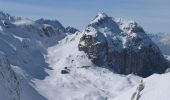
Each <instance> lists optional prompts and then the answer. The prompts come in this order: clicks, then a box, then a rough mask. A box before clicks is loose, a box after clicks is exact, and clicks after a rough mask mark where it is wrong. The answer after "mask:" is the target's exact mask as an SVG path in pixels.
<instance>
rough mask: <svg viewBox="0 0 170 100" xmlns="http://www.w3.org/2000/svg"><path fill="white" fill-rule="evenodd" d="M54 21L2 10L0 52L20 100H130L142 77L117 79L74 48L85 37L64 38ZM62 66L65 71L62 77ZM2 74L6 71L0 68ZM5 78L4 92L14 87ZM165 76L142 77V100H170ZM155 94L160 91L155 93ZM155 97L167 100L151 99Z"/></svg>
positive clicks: (167, 80)
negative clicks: (30, 18)
mask: <svg viewBox="0 0 170 100" xmlns="http://www.w3.org/2000/svg"><path fill="white" fill-rule="evenodd" d="M44 21H45V22H44ZM55 22H56V23H55ZM55 22H54V21H50V20H39V21H32V20H29V19H25V18H20V17H19V18H18V17H17V18H16V17H13V16H10V15H9V14H5V13H3V12H0V52H2V53H3V54H5V55H6V57H7V58H8V60H9V61H8V62H9V64H10V65H9V66H8V67H9V68H12V69H11V72H12V73H13V72H15V74H16V77H17V79H18V82H19V87H20V96H21V97H20V100H107V99H108V100H127V99H128V98H129V97H131V96H132V93H133V92H134V91H135V89H136V86H137V85H138V83H139V82H140V80H142V79H143V78H141V77H138V76H135V75H127V76H124V75H119V74H115V73H113V72H112V71H110V70H108V69H105V68H102V67H97V66H95V65H94V64H93V63H91V61H90V60H89V59H88V58H87V56H86V55H85V54H84V53H83V52H80V51H79V50H78V43H79V40H80V37H82V35H83V34H81V33H80V32H77V33H75V34H71V35H67V33H63V30H64V29H63V26H61V25H60V23H58V21H55ZM53 25H55V26H53ZM58 25H59V26H58ZM60 28H61V29H60ZM4 66H5V64H4V63H3V66H2V68H6V67H4ZM0 67H1V66H0ZM66 68H67V70H68V72H69V73H68V74H61V71H62V70H65V69H66ZM13 70H14V71H13ZM0 72H2V73H6V72H8V70H2V69H0ZM6 76H7V77H8V76H10V74H9V73H6ZM8 78H9V80H10V82H11V84H12V85H7V84H5V85H6V86H7V88H8V89H10V88H11V89H13V88H15V87H16V86H15V85H16V84H13V81H12V80H13V78H11V77H8ZM169 78H170V74H169V73H167V74H164V75H156V74H155V75H153V76H150V77H149V78H146V79H144V84H145V88H144V90H143V91H142V96H141V100H168V99H167V98H166V97H168V96H169V90H168V89H169V87H170V86H169V85H168V83H169V81H170V80H169ZM4 82H7V81H6V80H3V78H2V76H1V74H0V83H2V84H0V99H2V100H5V99H4V98H6V95H8V90H6V88H4V87H3V86H4ZM153 83H154V85H153ZM154 90H156V91H158V90H159V91H163V92H161V93H159V94H156V95H155V92H154ZM2 93H5V94H4V95H3V94H2ZM15 93H17V92H14V93H12V94H9V98H10V97H13V96H16V95H15ZM152 95H154V96H153V98H152ZM156 96H160V97H165V98H166V99H165V98H161V99H160V98H158V97H157V99H155V98H156ZM125 97H127V98H125ZM147 97H148V98H149V99H146V98H147ZM9 100H12V99H9Z"/></svg>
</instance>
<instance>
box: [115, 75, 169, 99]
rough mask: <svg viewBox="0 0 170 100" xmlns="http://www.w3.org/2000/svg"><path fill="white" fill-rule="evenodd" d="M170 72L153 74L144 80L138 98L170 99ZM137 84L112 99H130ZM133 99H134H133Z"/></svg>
mask: <svg viewBox="0 0 170 100" xmlns="http://www.w3.org/2000/svg"><path fill="white" fill-rule="evenodd" d="M169 77H170V73H166V74H162V75H158V74H154V75H152V76H150V77H148V78H146V79H143V80H144V89H143V90H142V91H141V92H140V95H141V96H140V98H139V100H170V98H169V93H170V84H169V81H170V78H169ZM136 87H137V85H136V86H135V87H134V88H132V89H130V90H129V91H126V92H125V93H123V94H122V95H120V96H118V97H117V98H115V99H112V100H131V97H132V94H133V93H134V92H135V90H136ZM134 100H135V99H134Z"/></svg>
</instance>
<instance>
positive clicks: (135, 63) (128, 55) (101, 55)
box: [78, 14, 168, 77]
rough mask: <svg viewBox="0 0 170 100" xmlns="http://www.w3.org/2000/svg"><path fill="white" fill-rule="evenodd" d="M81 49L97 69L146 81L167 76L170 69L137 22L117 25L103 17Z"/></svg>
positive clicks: (88, 32)
mask: <svg viewBox="0 0 170 100" xmlns="http://www.w3.org/2000/svg"><path fill="white" fill-rule="evenodd" d="M78 47H79V50H80V51H84V52H85V53H86V54H87V56H88V57H89V59H91V60H92V62H93V63H95V64H96V65H99V66H110V67H111V68H113V69H114V71H116V72H118V73H121V74H130V73H135V74H137V75H139V76H143V77H146V76H149V75H151V74H152V73H155V72H156V73H163V72H164V71H165V69H166V68H167V66H168V65H167V62H166V60H165V59H164V57H163V55H162V54H161V52H160V50H159V48H158V47H157V46H156V45H155V44H154V43H153V42H152V40H151V39H150V38H149V37H148V36H147V34H146V33H145V31H144V30H143V28H142V27H141V26H139V25H138V24H137V23H136V22H134V21H127V22H126V21H122V20H119V21H117V20H115V19H114V18H112V17H108V16H105V14H99V15H98V16H97V18H96V19H95V21H92V23H90V24H89V25H88V26H87V27H86V29H85V30H84V31H83V36H82V37H81V38H80V42H79V46H78Z"/></svg>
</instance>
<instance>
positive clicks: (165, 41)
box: [148, 33, 170, 55]
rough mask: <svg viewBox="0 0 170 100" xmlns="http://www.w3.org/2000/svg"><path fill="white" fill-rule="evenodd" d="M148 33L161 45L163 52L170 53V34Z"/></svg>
mask: <svg viewBox="0 0 170 100" xmlns="http://www.w3.org/2000/svg"><path fill="white" fill-rule="evenodd" d="M148 35H149V36H150V38H151V39H152V40H153V41H154V42H155V43H156V44H157V45H158V46H159V48H160V49H161V51H162V52H163V54H165V55H170V34H166V33H150V34H148Z"/></svg>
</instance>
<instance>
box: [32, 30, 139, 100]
mask: <svg viewBox="0 0 170 100" xmlns="http://www.w3.org/2000/svg"><path fill="white" fill-rule="evenodd" d="M81 35H82V34H78V33H77V34H73V35H70V36H67V37H66V38H65V39H64V40H62V41H60V43H59V44H58V45H56V46H53V47H50V48H49V49H48V55H47V57H46V59H47V62H48V64H49V66H50V67H51V68H52V69H53V70H47V72H48V73H49V76H47V77H46V78H45V79H44V80H34V82H35V84H37V86H36V87H35V88H36V89H37V91H39V92H40V94H42V95H43V96H45V97H47V98H48V99H49V100H105V99H106V98H114V97H116V96H117V95H119V94H121V93H122V92H123V91H126V90H128V89H129V88H132V87H133V86H134V85H135V84H136V83H138V82H139V81H140V79H141V78H139V77H137V76H133V75H129V76H121V75H118V74H114V73H113V72H111V71H109V70H107V69H105V68H101V67H97V66H95V65H93V64H92V63H91V62H90V60H89V59H88V58H87V57H86V55H85V54H84V53H83V52H80V51H78V48H77V46H78V42H79V38H80V37H81ZM64 67H68V69H70V73H69V74H61V70H63V69H64Z"/></svg>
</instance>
